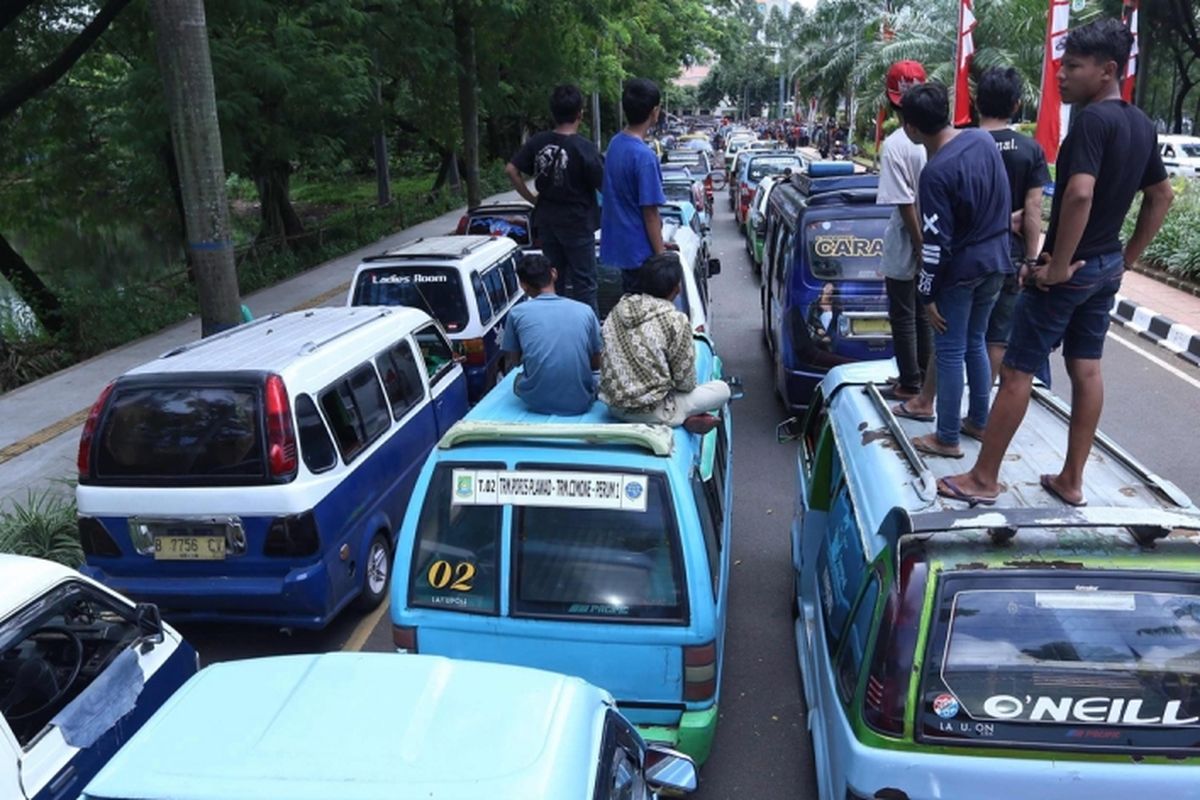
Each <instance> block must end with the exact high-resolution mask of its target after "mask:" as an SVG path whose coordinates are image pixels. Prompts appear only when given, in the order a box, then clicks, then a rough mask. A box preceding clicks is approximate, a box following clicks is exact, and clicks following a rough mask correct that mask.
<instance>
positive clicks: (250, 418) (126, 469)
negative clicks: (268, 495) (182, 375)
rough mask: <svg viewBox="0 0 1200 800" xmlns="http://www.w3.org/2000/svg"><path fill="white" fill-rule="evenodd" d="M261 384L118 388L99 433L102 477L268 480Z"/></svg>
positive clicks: (152, 480)
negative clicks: (263, 437) (262, 424)
mask: <svg viewBox="0 0 1200 800" xmlns="http://www.w3.org/2000/svg"><path fill="white" fill-rule="evenodd" d="M258 398H259V391H258V389H257V388H255V387H251V386H244V387H228V386H222V387H215V386H186V385H174V386H171V385H168V386H138V385H133V386H121V385H120V384H118V385H117V388H116V390H115V391H114V392H113V399H112V401H111V403H110V405H109V408H108V412H107V414H105V416H104V422H103V428H102V430H101V431H100V435H99V437H98V438H99V440H100V444H99V447H98V448H97V453H96V475H97V477H98V478H101V479H103V478H113V479H126V480H128V479H137V480H138V481H139V482H143V481H144V482H147V483H158V482H162V481H163V480H165V479H178V478H196V479H204V480H205V482H217V483H221V482H225V481H232V482H238V483H245V482H247V481H249V480H255V479H265V477H266V464H265V462H264V460H263V441H262V436H261V432H260V427H259V416H260V415H259V408H258V406H259V402H258Z"/></svg>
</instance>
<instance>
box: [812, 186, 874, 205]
mask: <svg viewBox="0 0 1200 800" xmlns="http://www.w3.org/2000/svg"><path fill="white" fill-rule="evenodd" d="M874 203H875V190H874V189H839V190H837V191H832V192H821V193H820V194H818V195H814V196H813V197H812V198H811V199H809V201H808V205H809V207H810V208H813V207H819V206H841V205H846V206H850V205H870V204H874Z"/></svg>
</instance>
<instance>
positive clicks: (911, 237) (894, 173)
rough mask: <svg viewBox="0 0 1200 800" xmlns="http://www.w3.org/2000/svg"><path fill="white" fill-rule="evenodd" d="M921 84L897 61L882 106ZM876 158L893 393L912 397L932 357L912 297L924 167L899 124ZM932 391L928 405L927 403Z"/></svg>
mask: <svg viewBox="0 0 1200 800" xmlns="http://www.w3.org/2000/svg"><path fill="white" fill-rule="evenodd" d="M924 82H925V68H924V67H922V66H921V65H920V64H919V63H917V62H916V61H897V62H896V63H895V64H893V65H892V67H891V69H889V70H888V74H887V96H888V103H889V104H890V105H891V107H892V110H893V111H895V112H896V113H899V112H900V103H901V101H902V98H903V96H904V92H905V91H906V90H907V89H910V88H912V87H913V86H916V85H918V84H921V83H924ZM879 152H880V157H879V190H878V192H877V193H876V195H875V202H876V203H877V204H879V205H886V206H893V208H892V216H891V217H890V218H889V219H888V224H887V229H886V230H885V231H884V234H883V254H882V258H881V259H880V270H881V271H882V272H883V275H884V279H885V282H886V286H887V296H888V319H889V320H890V321H891V323H892V347H893V350H894V351H895V354H896V364H897V365H898V366H899V368H900V375H899V377H898V378H897V379H896V388H895V390H894V391H895V395H896V397H897V398H899V399H900V400H909V399H911V398H913V397H916V396H917V393H918V392H919V391H920V389H921V385H922V383H923V381H924V376H925V369H926V367H928V366H929V363H930V358H931V356H932V355H933V329H932V328H930V327H929V320H928V318H926V316H925V307H924V305H922V304H921V303H920V301H919V300H918V299H917V262H918V260H919V257H920V253H921V222H920V220H919V219H918V218H917V181H918V179H919V178H920V177H921V170H922V169H924V168H925V148H924V147H921V146H920V145H919V144H915V143H914V142H913V141H912V140H911V139H909V138H908V134H906V133H905V132H904V126H903V125H901V126H900V127H899V128H898V129H896V130H895V131H893V132H892V133H891V134H889V135H888V137H887V138H886V139H884V140H883V146H882V147H881V148H880V151H879ZM932 400H933V397H932V392H931V393H930V397H929V402H930V403H932Z"/></svg>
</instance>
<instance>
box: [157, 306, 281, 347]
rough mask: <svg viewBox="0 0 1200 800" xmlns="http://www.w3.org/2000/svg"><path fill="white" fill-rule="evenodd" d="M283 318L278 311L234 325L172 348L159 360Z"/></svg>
mask: <svg viewBox="0 0 1200 800" xmlns="http://www.w3.org/2000/svg"><path fill="white" fill-rule="evenodd" d="M281 316H283V314H282V313H281V312H278V311H276V312H275V313H274V314H268V315H267V316H265V317H259V318H258V319H256V320H252V321H250V322H243V323H242V324H240V325H234V326H233V327H232V328H230V329H229V330H225V331H221V332H220V333H217V334H214V335H212V336H206V337H205V338H203V339H197V340H196V341H194V342H188V343H187V344H181V345H179V346H178V347H174V348H171V349H170V350H168V351H167V352H165V353H163V354H162V355H161V356H159V358H171V357H172V356H178V355H182V354H184V353H188V352H191V351H192V350H195V349H196V348H197V347H203V346H204V345H208V344H212V343H214V342H222V341H224V340H226V339H228V338H229V337H230V336H233V335H234V334H236V333H241V332H242V331H247V330H250V329H251V328H257V327H258V326H259V325H264V324H266V323H268V322H273V321H275V320H277V319H279V318H280V317H281Z"/></svg>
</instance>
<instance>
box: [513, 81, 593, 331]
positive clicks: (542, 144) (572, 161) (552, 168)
mask: <svg viewBox="0 0 1200 800" xmlns="http://www.w3.org/2000/svg"><path fill="white" fill-rule="evenodd" d="M550 113H551V114H552V115H553V116H554V124H555V128H554V130H552V131H543V132H542V133H538V134H534V135H533V136H531V137H529V139H528V140H526V142H525V144H523V145H522V146H521V149H520V150H518V151H517V152H516V155H514V156H513V157H512V160H511V161H509V162H508V165H507V166H505V168H504V171H505V172H506V173H507V174H508V179H509V180H510V181H512V185H513V188H514V189H516V190H517V193H518V194H520V195H521V196H522V197H524V198H525V199H526V200H528V201H529V202H531V203H533V204H534V206H535V209H534V225H535V226H536V228H537V230H538V234H539V235H540V237H541V242H542V252H543V253H544V254H545V255H546V258H548V259H550V263H551V264H553V265H554V267H555V269H557V270H558V283H557V285H556V287H555V290H556V291H557V292H558V294H560V295H563V296H566V297H570V298H572V299H575V300H578V301H580V302H581V303H586V304H587V305H589V306H591V307H592V310H593V311H595V310H596V240H595V234H596V228H598V227H599V223H600V219H599V206H598V205H597V203H596V193H597V192H598V191H600V189H601V187H602V186H603V185H604V161H603V160H602V159H601V157H600V151H599V150H597V149H596V145H595V144H593V143H592V142H591V140H590V139H586V138H584V137H583V136H580V135H579V123H580V122H581V121H582V120H583V95H582V94H581V93H580V91H579V88H578V87H576V86H571V85H563V86H556V87H555V88H554V91H553V92H552V93H551V95H550ZM522 173H523V174H522ZM524 175H532V176H533V178H534V186H535V187H536V188H537V194H536V195H535V194H534V193H533V192H531V191H530V190H529V187H528V186H527V185H526V183H525V178H524Z"/></svg>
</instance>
